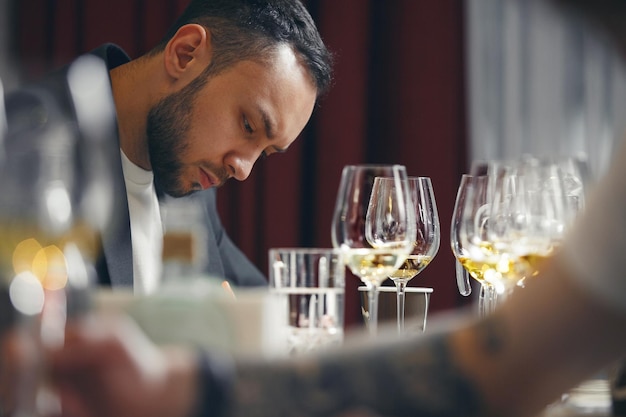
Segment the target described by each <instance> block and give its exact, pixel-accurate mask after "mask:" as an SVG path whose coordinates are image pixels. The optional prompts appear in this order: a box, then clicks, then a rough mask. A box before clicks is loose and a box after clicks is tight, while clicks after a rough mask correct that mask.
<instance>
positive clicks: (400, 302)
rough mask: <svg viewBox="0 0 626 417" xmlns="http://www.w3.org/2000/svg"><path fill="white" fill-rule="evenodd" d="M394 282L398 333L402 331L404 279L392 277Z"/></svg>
mask: <svg viewBox="0 0 626 417" xmlns="http://www.w3.org/2000/svg"><path fill="white" fill-rule="evenodd" d="M393 281H394V283H395V284H396V292H397V295H398V303H397V304H398V334H403V333H404V300H405V291H404V290H405V288H406V280H404V279H394V280H393Z"/></svg>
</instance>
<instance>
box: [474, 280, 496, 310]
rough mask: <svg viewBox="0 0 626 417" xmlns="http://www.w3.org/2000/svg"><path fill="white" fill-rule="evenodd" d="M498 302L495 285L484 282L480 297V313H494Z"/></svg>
mask: <svg viewBox="0 0 626 417" xmlns="http://www.w3.org/2000/svg"><path fill="white" fill-rule="evenodd" d="M497 304H498V293H497V291H496V288H495V287H494V286H493V285H489V284H482V285H481V286H480V295H479V298H478V314H479V315H480V316H481V317H484V316H486V315H488V314H490V313H492V312H493V311H494V310H495V308H496V305H497Z"/></svg>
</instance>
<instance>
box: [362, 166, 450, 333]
mask: <svg viewBox="0 0 626 417" xmlns="http://www.w3.org/2000/svg"><path fill="white" fill-rule="evenodd" d="M408 186H409V193H410V201H409V204H410V206H409V209H410V210H411V211H413V220H414V221H415V228H416V238H415V241H414V242H413V247H412V251H411V254H410V255H409V256H408V257H407V259H406V260H405V261H404V262H403V263H402V265H400V267H399V268H398V269H397V270H396V271H394V272H393V273H392V274H391V275H390V276H389V278H391V280H392V281H393V282H394V284H395V286H396V290H397V300H398V301H397V309H398V314H397V316H398V333H400V334H402V333H404V302H405V288H406V285H407V283H408V282H409V280H411V279H412V278H413V277H415V276H416V275H417V274H419V273H420V272H422V271H423V270H424V268H426V267H427V266H428V264H430V262H431V261H432V259H433V258H434V257H435V255H436V254H437V251H438V250H439V240H440V231H439V214H438V212H437V205H436V203H435V194H434V192H433V186H432V182H431V180H430V178H429V177H409V178H408ZM395 187H396V181H394V179H393V178H383V177H379V178H376V179H375V181H374V186H373V188H372V197H371V201H372V205H371V207H377V208H378V209H377V210H375V211H374V213H372V212H371V211H370V213H368V214H369V215H370V216H368V219H367V225H368V226H367V227H368V230H369V224H370V223H371V222H373V221H382V220H384V219H385V218H386V217H387V216H388V209H389V208H390V205H389V203H388V201H389V194H390V193H393V192H394V189H395ZM375 216H377V217H375ZM398 232H401V233H402V231H399V229H397V228H395V229H390V230H388V231H386V233H387V234H388V235H392V236H393V235H394V234H396V233H398Z"/></svg>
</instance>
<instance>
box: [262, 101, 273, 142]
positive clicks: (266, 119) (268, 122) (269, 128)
mask: <svg viewBox="0 0 626 417" xmlns="http://www.w3.org/2000/svg"><path fill="white" fill-rule="evenodd" d="M259 113H260V114H261V119H262V120H263V125H264V127H265V135H266V136H267V137H268V139H274V136H275V134H276V132H275V129H274V123H273V122H272V119H271V118H270V116H269V115H268V114H267V112H266V111H265V110H263V109H262V108H260V107H259Z"/></svg>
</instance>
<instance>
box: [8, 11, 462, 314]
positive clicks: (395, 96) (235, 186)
mask: <svg viewBox="0 0 626 417" xmlns="http://www.w3.org/2000/svg"><path fill="white" fill-rule="evenodd" d="M187 2H188V0H106V1H102V0H19V1H14V2H13V3H12V4H11V9H10V12H11V13H12V14H13V15H14V18H12V19H9V21H11V22H14V26H13V28H12V31H13V32H14V33H13V35H14V36H12V37H11V39H13V40H14V41H13V44H12V45H11V48H12V51H13V55H14V56H15V58H16V60H17V62H16V66H17V68H18V75H19V76H20V78H21V80H22V81H28V80H29V79H32V78H36V77H38V76H40V75H42V74H43V73H45V72H46V71H48V70H50V69H53V68H55V67H58V66H61V65H64V64H66V63H68V62H69V61H71V60H72V59H73V58H74V57H76V56H77V55H79V54H81V53H83V52H86V51H89V50H91V49H93V48H95V47H96V46H98V45H100V44H101V43H104V42H113V43H116V44H118V45H119V46H121V47H122V48H124V49H125V50H126V52H127V53H128V54H129V55H130V56H131V58H135V57H137V56H139V55H140V54H142V53H144V52H146V51H147V50H149V49H150V48H151V47H152V46H153V45H154V44H155V43H156V42H157V41H158V40H160V38H161V36H162V35H163V34H164V33H165V31H166V29H167V28H168V26H169V25H170V24H171V23H173V21H174V19H175V18H176V17H177V16H178V14H179V13H180V12H181V11H182V10H183V8H184V7H185V6H186V4H187ZM305 3H306V5H307V7H308V8H309V10H310V11H311V14H312V15H313V18H314V19H315V20H316V22H317V23H318V27H319V29H320V32H321V34H322V37H323V39H324V40H325V41H326V43H327V45H328V47H329V49H330V50H331V51H333V53H334V54H335V57H336V68H335V81H334V86H333V87H332V89H331V90H330V92H329V93H328V94H327V95H326V96H325V97H324V98H323V99H322V100H321V101H320V103H319V106H318V108H317V109H316V111H315V112H314V115H313V118H312V120H311V121H310V123H309V125H308V126H307V128H306V129H305V131H304V132H303V133H302V135H301V138H300V139H299V140H298V141H297V142H296V143H295V144H294V146H292V147H291V148H290V151H289V152H288V153H287V154H284V155H275V156H272V157H271V158H269V159H268V160H261V161H259V162H258V163H257V164H256V166H255V169H254V171H253V172H252V175H251V176H250V178H249V179H248V180H247V181H245V182H243V183H239V182H236V181H231V182H230V183H229V184H228V185H226V186H224V187H223V188H222V189H220V191H219V194H218V195H219V200H218V201H219V207H220V212H221V214H222V220H223V223H224V226H225V227H226V229H227V231H228V233H229V234H230V236H231V237H232V239H233V240H234V241H235V242H236V243H237V244H238V245H239V246H240V247H241V249H242V250H243V251H244V252H245V253H246V254H247V255H248V256H249V257H250V259H252V261H253V262H255V263H256V264H257V265H258V266H259V268H260V269H261V270H262V271H264V272H267V251H268V249H269V248H271V247H278V246H283V247H285V246H322V247H328V246H331V241H330V223H331V217H332V211H333V208H334V201H335V196H336V192H337V187H338V184H339V178H340V174H341V170H342V168H343V166H344V165H346V164H356V163H366V162H367V163H400V164H404V165H406V166H407V169H408V173H409V175H422V176H430V177H431V178H432V182H433V185H434V189H435V196H436V199H437V204H438V208H439V216H440V221H441V231H442V237H441V247H440V249H439V253H438V254H437V257H436V258H435V260H434V261H433V262H432V263H431V265H430V266H429V267H428V268H427V269H426V270H425V271H424V272H422V273H421V274H420V275H419V276H418V277H417V278H415V279H413V280H412V281H411V282H410V285H411V286H429V287H433V288H434V293H433V296H432V298H431V312H433V311H441V310H447V309H452V308H456V307H459V306H461V305H463V304H466V303H467V302H468V301H469V300H468V299H467V298H463V297H461V296H460V295H459V293H458V290H457V288H456V283H455V278H454V258H453V256H452V253H451V251H450V245H449V233H450V232H449V230H450V218H451V214H452V209H453V204H454V198H455V195H456V188H457V185H458V181H459V179H460V175H461V174H462V173H463V172H464V171H465V168H466V165H467V161H466V142H467V138H466V136H467V128H466V120H465V116H466V112H465V85H464V81H465V80H464V78H465V68H464V39H463V34H464V28H463V23H464V22H463V20H464V19H463V1H462V0H437V1H432V0H390V1H389V0H387V1H383V0H379V1H376V0H308V1H305ZM348 275H349V276H348V277H347V289H346V295H347V297H346V298H347V301H346V324H347V325H348V326H350V325H352V324H354V323H356V322H358V321H359V320H360V310H359V302H358V298H357V291H356V287H357V286H358V284H359V282H358V279H357V278H355V277H352V276H350V274H349V273H348Z"/></svg>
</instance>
